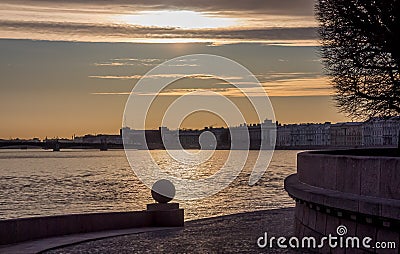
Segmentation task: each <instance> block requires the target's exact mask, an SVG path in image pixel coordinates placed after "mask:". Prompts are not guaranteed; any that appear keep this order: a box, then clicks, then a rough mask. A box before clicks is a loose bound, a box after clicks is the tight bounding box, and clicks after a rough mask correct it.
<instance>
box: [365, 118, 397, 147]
mask: <svg viewBox="0 0 400 254" xmlns="http://www.w3.org/2000/svg"><path fill="white" fill-rule="evenodd" d="M399 131H400V117H390V118H377V117H375V118H371V119H369V120H368V121H366V122H365V123H364V125H363V133H364V145H365V146H366V147H384V146H396V145H397V143H398V140H399Z"/></svg>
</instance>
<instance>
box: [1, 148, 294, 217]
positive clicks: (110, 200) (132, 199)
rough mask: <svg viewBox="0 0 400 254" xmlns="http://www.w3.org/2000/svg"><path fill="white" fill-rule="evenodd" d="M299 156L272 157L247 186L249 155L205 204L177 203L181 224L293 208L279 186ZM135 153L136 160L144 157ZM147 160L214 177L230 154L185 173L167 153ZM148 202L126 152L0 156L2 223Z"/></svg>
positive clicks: (120, 208)
mask: <svg viewBox="0 0 400 254" xmlns="http://www.w3.org/2000/svg"><path fill="white" fill-rule="evenodd" d="M298 152H299V151H275V153H274V156H273V158H272V161H271V163H270V165H269V167H268V168H267V170H266V172H265V174H264V175H263V177H262V178H261V180H260V181H259V182H258V183H257V184H256V185H253V186H249V185H248V180H249V176H250V173H251V171H252V165H253V164H254V161H255V159H256V158H257V156H258V152H256V151H250V154H249V157H248V160H247V163H246V166H245V168H244V169H243V171H242V172H241V173H240V175H239V176H238V177H237V178H236V180H235V181H234V182H232V183H231V184H230V185H229V187H227V188H225V189H224V190H222V191H220V192H219V193H217V194H215V195H213V196H211V197H208V198H205V199H201V200H193V201H178V202H179V203H180V205H181V207H183V208H184V209H185V219H186V220H188V219H198V218H205V217H211V216H218V215H226V214H233V213H238V212H247V211H256V210H265V209H273V208H283V207H291V206H293V205H294V202H293V200H292V199H291V198H289V197H288V195H287V193H286V192H285V191H284V189H283V180H284V179H285V177H286V176H288V175H290V174H293V173H295V172H296V154H297V153H298ZM134 153H137V158H138V159H139V160H140V158H141V156H144V153H146V151H134ZM151 154H152V157H153V158H154V160H155V161H156V162H157V164H158V165H160V167H168V168H170V169H172V170H175V169H176V170H177V172H182V171H184V172H189V171H190V174H191V175H193V174H195V175H196V172H209V173H210V174H213V172H215V171H217V170H218V168H219V167H220V166H221V165H223V164H221V163H223V162H224V160H225V159H226V158H227V155H228V154H229V151H215V153H214V155H213V156H212V157H211V158H210V159H209V161H207V162H206V163H203V164H200V165H198V166H196V167H195V168H189V169H187V168H185V166H182V165H181V164H178V163H176V161H174V160H173V159H172V158H170V157H169V155H168V154H167V153H166V151H162V150H154V151H151ZM134 166H135V165H134ZM137 166H140V167H146V165H137ZM149 167H150V166H149ZM149 170H151V169H150V168H149ZM152 202H153V201H152V199H151V195H150V190H149V189H148V188H147V187H146V186H145V185H144V184H143V183H141V182H140V181H139V179H138V178H137V177H136V175H135V174H134V172H133V170H132V169H131V167H130V166H129V163H128V161H127V159H126V156H125V153H124V151H105V152H100V151H91V150H65V151H61V152H52V151H44V150H25V151H23V150H0V219H10V218H22V217H32V216H46V215H59V214H70V213H93V212H110V211H132V210H143V209H145V208H146V204H147V203H152Z"/></svg>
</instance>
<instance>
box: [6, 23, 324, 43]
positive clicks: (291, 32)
mask: <svg viewBox="0 0 400 254" xmlns="http://www.w3.org/2000/svg"><path fill="white" fill-rule="evenodd" d="M0 31H1V35H0V37H2V38H9V36H10V34H19V36H24V35H25V36H26V37H28V38H27V39H29V37H35V38H33V39H40V38H41V39H43V40H52V37H53V40H58V39H59V38H60V37H61V38H63V40H71V41H75V40H83V41H85V38H86V37H87V39H86V40H89V41H98V40H99V41H104V40H106V41H135V40H138V39H143V40H145V39H160V40H165V39H189V40H190V39H193V40H204V41H225V40H226V41H230V40H233V41H258V42H260V41H288V40H289V41H296V40H316V39H317V33H316V29H315V28H314V27H295V28H288V27H285V28H254V29H253V28H240V27H238V28H229V29H178V28H165V27H145V26H134V25H121V24H95V23H73V22H67V23H65V22H35V21H5V20H0ZM85 36H86V37H85ZM18 38H19V37H18Z"/></svg>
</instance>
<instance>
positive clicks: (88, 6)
mask: <svg viewBox="0 0 400 254" xmlns="http://www.w3.org/2000/svg"><path fill="white" fill-rule="evenodd" d="M2 3H3V4H10V5H25V6H42V7H47V8H59V9H63V8H64V9H71V8H75V9H77V10H81V11H82V9H83V10H99V11H102V12H105V11H108V12H114V13H116V12H119V13H120V12H132V11H138V10H177V9H179V10H195V11H202V12H211V13H221V12H223V13H228V14H229V13H232V12H242V13H243V12H247V14H248V13H262V14H273V15H296V16H298V15H299V16H312V15H313V10H314V8H313V7H314V0H279V1H277V0H246V1H243V0H217V1H216V0H201V1H199V0H185V1H182V0H135V1H131V0H96V1H93V0H69V1H66V0H3V1H2Z"/></svg>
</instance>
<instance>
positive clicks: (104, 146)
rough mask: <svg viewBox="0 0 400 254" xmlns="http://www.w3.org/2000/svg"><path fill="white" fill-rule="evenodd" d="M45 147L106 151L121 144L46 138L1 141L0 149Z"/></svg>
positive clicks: (57, 149) (59, 149) (117, 147)
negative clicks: (40, 139)
mask: <svg viewBox="0 0 400 254" xmlns="http://www.w3.org/2000/svg"><path fill="white" fill-rule="evenodd" d="M34 148H38V149H45V150H53V151H55V152H58V151H61V149H98V150H100V151H107V150H108V149H123V148H124V146H123V145H122V144H114V143H109V142H100V143H82V142H65V141H59V140H46V141H41V142H39V141H18V140H13V141H1V142H0V149H34Z"/></svg>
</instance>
